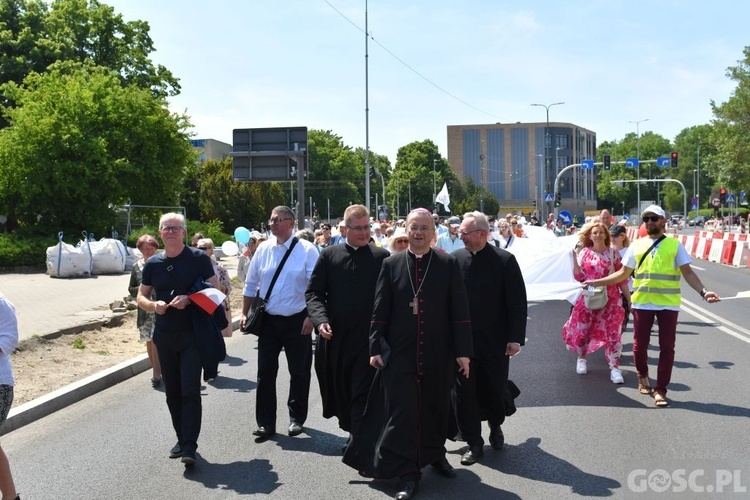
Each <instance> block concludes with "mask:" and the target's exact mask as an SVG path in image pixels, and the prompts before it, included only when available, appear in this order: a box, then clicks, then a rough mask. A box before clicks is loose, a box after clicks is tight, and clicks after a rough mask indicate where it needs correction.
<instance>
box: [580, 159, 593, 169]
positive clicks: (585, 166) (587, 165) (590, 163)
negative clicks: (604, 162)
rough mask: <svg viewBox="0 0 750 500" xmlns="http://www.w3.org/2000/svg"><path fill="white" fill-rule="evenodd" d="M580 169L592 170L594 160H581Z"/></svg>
mask: <svg viewBox="0 0 750 500" xmlns="http://www.w3.org/2000/svg"><path fill="white" fill-rule="evenodd" d="M581 169H582V170H594V160H583V161H581Z"/></svg>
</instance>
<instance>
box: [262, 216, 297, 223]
mask: <svg viewBox="0 0 750 500" xmlns="http://www.w3.org/2000/svg"><path fill="white" fill-rule="evenodd" d="M285 220H294V219H290V218H289V217H286V218H284V219H279V218H278V217H275V218H273V219H268V223H269V224H281V223H282V222H284V221H285Z"/></svg>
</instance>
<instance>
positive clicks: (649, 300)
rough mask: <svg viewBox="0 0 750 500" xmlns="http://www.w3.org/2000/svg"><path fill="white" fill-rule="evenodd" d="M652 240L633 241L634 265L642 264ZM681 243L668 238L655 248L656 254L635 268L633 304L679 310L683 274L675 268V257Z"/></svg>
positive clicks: (652, 254) (647, 257)
mask: <svg viewBox="0 0 750 500" xmlns="http://www.w3.org/2000/svg"><path fill="white" fill-rule="evenodd" d="M653 243H654V242H653V241H652V240H651V239H650V238H639V239H637V240H635V241H634V242H633V247H634V248H633V253H634V254H635V265H636V266H638V263H639V262H640V261H641V258H642V257H643V254H645V253H646V252H647V251H648V249H649V248H651V245H653ZM678 248H679V242H678V241H677V239H675V238H665V239H663V240H662V241H661V243H659V245H658V246H657V247H656V252H652V253H651V255H648V256H646V258H645V259H643V264H641V265H640V266H639V267H636V270H635V274H634V276H633V277H634V281H633V295H632V301H633V304H634V305H635V304H653V305H655V306H665V307H680V303H681V296H680V279H681V277H682V274H681V273H680V269H679V268H675V264H674V263H675V258H676V257H677V249H678Z"/></svg>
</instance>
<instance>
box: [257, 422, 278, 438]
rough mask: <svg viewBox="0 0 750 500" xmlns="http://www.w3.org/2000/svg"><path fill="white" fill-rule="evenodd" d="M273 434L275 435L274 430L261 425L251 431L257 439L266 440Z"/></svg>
mask: <svg viewBox="0 0 750 500" xmlns="http://www.w3.org/2000/svg"><path fill="white" fill-rule="evenodd" d="M274 434H276V429H274V428H273V427H271V426H266V425H261V426H260V427H258V428H257V429H255V430H254V431H253V436H258V438H259V439H268V438H270V437H271V436H273V435H274Z"/></svg>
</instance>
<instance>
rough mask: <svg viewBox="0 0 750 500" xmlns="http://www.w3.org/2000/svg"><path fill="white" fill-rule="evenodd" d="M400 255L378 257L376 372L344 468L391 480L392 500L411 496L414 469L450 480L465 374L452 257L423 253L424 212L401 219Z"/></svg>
mask: <svg viewBox="0 0 750 500" xmlns="http://www.w3.org/2000/svg"><path fill="white" fill-rule="evenodd" d="M406 234H407V236H408V238H409V248H408V250H407V251H404V252H401V253H397V254H395V255H392V256H391V257H389V258H387V259H385V261H384V262H383V267H382V269H381V271H380V276H379V277H378V282H377V286H376V289H375V307H374V310H373V314H372V323H371V326H370V364H371V365H372V366H374V367H376V368H379V371H378V375H377V376H376V380H375V382H374V383H373V390H372V391H371V393H370V396H369V399H368V407H367V413H366V415H365V417H364V418H363V422H362V425H361V430H362V432H360V433H359V434H358V435H354V436H352V442H351V443H350V445H349V447H348V448H347V450H346V453H345V455H344V463H346V464H347V465H350V466H351V467H354V468H356V469H357V470H359V471H360V474H363V475H367V476H371V477H374V478H380V479H390V478H397V479H398V480H399V486H400V487H399V492H398V493H397V494H396V498H397V499H401V500H405V499H409V498H411V497H412V496H413V495H414V494H416V492H417V489H418V485H419V479H420V477H421V469H422V468H423V467H425V466H427V465H432V466H433V467H434V469H435V470H436V472H437V473H438V474H440V475H442V476H445V477H455V472H454V471H453V467H451V465H450V464H449V463H448V461H447V459H446V458H445V439H446V436H447V435H448V427H449V420H450V413H451V412H450V391H451V386H452V385H453V382H454V380H455V373H456V367H457V366H458V368H459V371H460V372H461V373H462V374H463V376H464V377H468V376H469V357H470V356H471V355H472V354H473V353H472V337H471V322H470V320H469V306H468V303H467V301H466V294H465V292H464V285H463V280H462V279H461V271H460V269H459V267H458V262H457V261H456V259H455V258H454V257H453V256H452V255H450V254H447V253H445V252H440V251H435V250H433V249H431V248H430V242H431V241H432V238H433V236H434V234H435V222H434V221H433V219H432V216H431V214H430V212H429V211H428V210H426V209H423V208H418V209H415V210H413V211H412V212H411V213H410V214H409V216H408V217H407V219H406Z"/></svg>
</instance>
